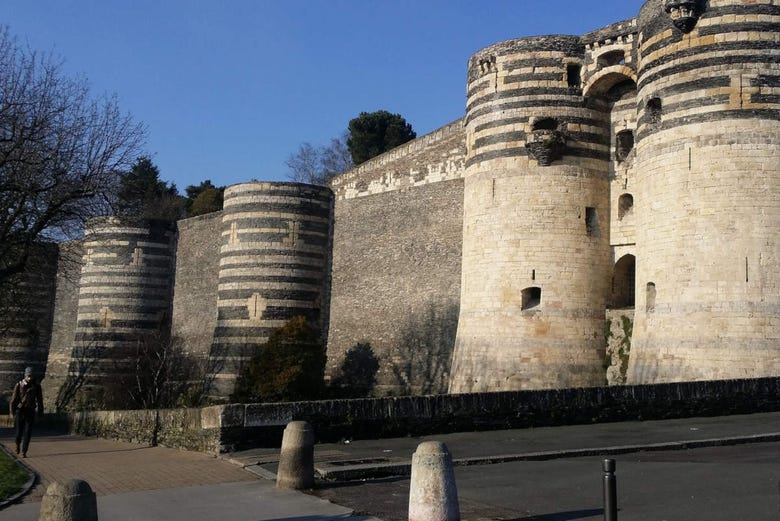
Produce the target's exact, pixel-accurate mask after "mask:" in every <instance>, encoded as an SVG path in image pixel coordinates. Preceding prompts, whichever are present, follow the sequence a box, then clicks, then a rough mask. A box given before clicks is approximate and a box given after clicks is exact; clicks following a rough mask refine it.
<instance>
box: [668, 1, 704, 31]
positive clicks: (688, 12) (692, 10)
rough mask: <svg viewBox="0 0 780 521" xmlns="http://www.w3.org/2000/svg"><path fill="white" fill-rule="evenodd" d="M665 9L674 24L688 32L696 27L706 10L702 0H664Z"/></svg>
mask: <svg viewBox="0 0 780 521" xmlns="http://www.w3.org/2000/svg"><path fill="white" fill-rule="evenodd" d="M664 10H665V11H666V13H667V14H668V15H669V16H670V17H671V19H672V23H673V24H674V26H675V27H677V28H678V29H679V30H680V31H682V32H684V33H686V34H687V33H689V32H691V31H692V30H693V28H694V27H696V24H697V23H698V21H699V18H700V17H701V15H702V13H703V12H704V8H703V5H702V2H701V0H664Z"/></svg>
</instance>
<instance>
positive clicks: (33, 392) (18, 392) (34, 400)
mask: <svg viewBox="0 0 780 521" xmlns="http://www.w3.org/2000/svg"><path fill="white" fill-rule="evenodd" d="M36 408H37V410H38V412H39V413H43V391H42V390H41V384H39V383H38V382H36V381H35V380H30V381H29V382H25V381H24V380H22V381H20V382H17V383H16V385H15V386H14V392H13V394H12V395H11V414H14V413H15V412H16V410H17V409H29V410H31V411H35V410H36Z"/></svg>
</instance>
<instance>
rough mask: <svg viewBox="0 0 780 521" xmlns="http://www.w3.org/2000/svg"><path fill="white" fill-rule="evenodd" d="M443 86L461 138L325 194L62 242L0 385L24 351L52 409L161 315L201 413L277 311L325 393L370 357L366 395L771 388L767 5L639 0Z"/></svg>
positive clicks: (384, 164) (774, 8)
mask: <svg viewBox="0 0 780 521" xmlns="http://www.w3.org/2000/svg"><path fill="white" fill-rule="evenodd" d="M466 81H467V100H466V107H465V109H466V111H465V117H464V118H463V119H461V120H458V121H455V122H453V123H451V124H449V125H446V126H444V127H442V128H440V129H438V130H436V131H434V132H433V133H431V134H428V135H426V136H422V137H420V138H418V139H416V140H414V141H411V142H409V143H407V144H405V145H402V146H400V147H398V148H396V149H394V150H392V151H390V152H387V153H385V154H383V155H381V156H379V157H376V158H374V159H372V160H370V161H368V162H366V163H364V164H362V165H360V166H359V167H357V168H355V169H353V170H350V171H348V172H346V173H344V174H342V175H340V176H338V177H336V178H335V179H334V180H333V181H332V182H331V187H330V188H331V189H328V188H323V187H313V186H309V185H300V184H295V183H246V184H239V185H235V186H232V187H230V188H228V189H227V191H226V194H225V208H224V210H223V211H222V212H217V213H215V214H212V215H208V216H203V217H198V218H194V219H187V220H184V221H180V222H178V223H177V224H176V229H175V230H174V229H170V230H163V229H161V228H157V227H156V226H158V225H155V224H153V223H146V224H144V223H140V224H136V225H134V226H130V227H128V226H127V225H126V224H123V223H120V222H111V221H108V222H105V223H104V226H103V228H101V230H102V231H100V232H96V231H94V230H91V231H89V232H88V234H87V236H86V237H85V239H84V241H82V243H73V244H69V245H63V247H62V248H61V251H63V252H64V251H65V250H66V249H68V250H69V251H75V250H77V249H78V248H82V247H83V248H84V251H83V263H84V266H83V268H82V269H81V273H80V274H78V276H77V277H75V278H74V277H73V276H72V274H73V269H72V267H71V268H68V269H66V268H65V264H64V263H60V264H61V266H60V268H59V270H58V273H57V277H56V279H55V278H54V273H53V272H51V273H50V274H49V275H48V276H46V277H48V278H47V279H46V280H47V281H48V282H45V283H41V284H37V285H35V287H36V291H39V293H40V294H38V295H37V296H34V297H33V299H32V300H33V301H35V302H37V303H38V308H37V309H38V314H37V315H36V316H37V317H40V320H41V321H42V322H41V324H40V325H39V326H34V327H33V329H35V330H36V331H37V332H39V335H38V336H37V337H33V336H32V335H31V336H30V338H29V339H26V338H24V337H25V335H27V333H23V334H22V333H19V331H21V330H23V329H24V328H25V327H27V329H26V330H25V331H27V330H29V331H32V330H31V329H30V328H29V327H28V326H29V324H27V325H24V324H21V323H20V324H17V326H19V327H18V328H17V329H16V330H14V333H13V334H9V333H4V334H3V337H2V339H0V345H2V348H0V364H2V365H0V371H1V372H0V375H1V376H2V379H4V382H2V384H3V388H10V384H11V383H12V381H13V379H14V378H16V375H17V374H18V373H19V372H21V370H22V368H23V367H24V365H26V364H27V363H36V360H38V359H40V362H39V363H40V364H41V365H42V364H43V363H44V359H45V355H46V353H48V369H47V371H48V374H47V395H48V396H49V397H51V396H57V394H58V391H57V390H56V389H60V390H61V389H63V388H67V386H63V385H61V384H62V383H63V382H68V381H72V377H73V374H74V373H77V372H78V368H79V366H78V364H77V363H76V362H77V361H78V359H79V349H82V350H83V349H84V348H86V347H89V346H98V347H100V349H101V351H100V353H101V355H100V357H97V359H98V361H99V364H98V365H99V366H100V367H101V369H100V370H99V371H97V373H99V374H105V375H108V374H110V371H109V368H110V367H111V366H112V365H113V364H115V363H116V360H121V359H122V358H123V357H124V356H125V355H124V354H122V349H123V346H124V343H123V342H126V341H127V338H124V337H123V335H128V334H131V333H132V332H133V331H136V332H137V331H142V330H148V329H149V328H151V327H152V326H153V325H154V324H159V323H162V322H165V320H168V321H169V322H170V324H171V326H170V327H171V333H172V335H173V336H175V337H176V338H177V339H179V340H180V341H181V342H182V345H183V346H184V347H185V349H187V350H188V351H189V352H191V353H193V354H197V355H199V356H202V357H207V358H209V359H210V361H211V363H212V367H213V374H214V376H215V377H216V379H215V381H216V382H217V385H216V386H215V387H214V390H213V393H214V395H215V396H216V397H223V398H224V397H226V396H228V395H229V393H230V391H231V389H232V385H233V382H234V381H235V378H236V375H237V373H238V370H239V367H240V366H241V364H242V363H243V362H244V361H245V360H246V359H247V358H248V357H249V356H251V355H252V354H253V353H254V352H256V351H257V350H258V349H261V346H262V344H263V342H264V341H265V340H266V339H267V337H268V334H269V332H270V331H271V330H272V329H273V328H275V327H278V326H279V325H281V324H282V323H283V322H284V321H285V320H287V319H289V318H290V317H292V316H294V315H300V314H302V315H305V316H307V317H308V318H309V319H311V320H312V321H314V322H315V323H317V324H318V325H319V326H320V327H321V329H322V330H323V333H324V335H325V339H326V340H327V349H328V370H327V371H328V375H329V376H337V375H338V373H339V370H340V365H341V362H342V360H343V359H344V356H345V354H346V353H347V352H348V351H349V349H351V348H352V347H353V346H355V345H356V344H359V343H360V344H370V345H371V347H372V349H373V352H374V353H375V355H376V356H377V357H378V359H379V362H380V370H379V373H378V375H377V389H376V392H377V394H380V395H381V394H405V393H436V392H444V391H446V390H447V389H448V388H449V390H450V391H451V392H458V393H460V392H490V391H499V390H507V391H511V390H518V389H540V388H561V387H581V386H596V385H601V384H603V382H604V381H605V378H606V377H607V375H609V379H610V381H611V382H613V383H622V382H624V381H627V382H628V383H636V384H645V383H656V382H672V381H688V380H710V379H728V378H755V377H762V376H776V375H778V374H780V362H779V361H778V360H780V280H779V276H778V273H780V248H778V243H777V239H778V231H779V230H780V204H779V201H780V154H778V149H777V148H778V143H780V5H778V3H777V2H776V0H709V1H700V0H650V1H648V2H646V3H645V4H644V5H643V7H642V8H641V11H640V12H639V13H638V17H637V18H634V19H631V20H625V21H622V22H618V23H616V24H613V25H610V26H607V27H604V28H602V29H598V30H596V31H593V32H591V33H588V34H585V35H582V36H565V35H557V36H538V37H530V38H519V39H516V40H509V41H505V42H500V43H497V44H495V45H491V46H489V47H486V48H485V49H482V50H480V51H478V52H476V53H475V54H474V56H472V57H471V58H470V60H469V61H468V69H467V78H466ZM42 273H43V272H42ZM68 273H70V274H71V276H66V275H67V274H68ZM46 277H44V278H46ZM79 277H80V280H79ZM54 288H56V290H55V289H54ZM30 295H32V292H30ZM44 310H48V311H44ZM52 310H53V311H52ZM47 317H48V318H47ZM605 317H606V320H605ZM31 318H32V316H31ZM9 331H10V330H9ZM49 337H50V338H51V341H49V340H48V339H49ZM607 346H609V350H608V351H607ZM36 357H38V358H36ZM605 357H606V358H608V360H605ZM28 361H29V362H28ZM610 364H611V366H610ZM67 366H69V367H70V373H71V375H70V376H71V378H70V379H69V378H67V376H68V374H67V370H66V367H67ZM606 366H610V367H609V370H608V371H607V370H606V369H605V367H606ZM49 387H54V388H55V389H49ZM66 390H67V389H66ZM59 392H60V394H62V393H61V391H59ZM49 400H54V398H49Z"/></svg>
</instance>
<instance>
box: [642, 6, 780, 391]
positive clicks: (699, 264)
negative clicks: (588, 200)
mask: <svg viewBox="0 0 780 521" xmlns="http://www.w3.org/2000/svg"><path fill="white" fill-rule="evenodd" d="M671 14H674V13H667V12H666V11H665V9H664V4H663V3H662V2H661V0H651V1H649V2H647V3H646V4H645V5H644V6H643V8H642V10H641V12H640V16H639V36H638V39H639V79H638V98H639V103H640V119H639V125H638V144H637V158H636V159H637V163H638V166H637V169H636V172H637V181H636V186H637V192H638V193H639V194H641V196H640V197H639V198H637V201H636V205H635V208H636V228H637V259H638V260H637V307H636V321H635V326H634V339H633V346H632V353H631V359H630V365H629V375H628V377H629V382H636V383H640V382H670V381H683V380H703V379H723V378H750V377H758V376H762V375H777V374H780V276H779V275H778V273H780V254H779V253H780V247H779V245H778V242H777V241H778V229H780V204H778V201H780V175H778V173H779V172H778V171H779V170H780V153H779V152H780V151H779V150H778V145H779V144H780V97H778V93H779V92H780V90H779V89H780V59H778V48H780V5H777V2H774V1H750V2H748V1H742V0H710V1H709V2H708V3H706V4H704V5H700V6H699V9H698V11H696V13H695V15H696V16H694V17H693V18H691V19H688V20H679V19H677V20H676V21H677V22H678V23H677V25H675V23H674V21H675V20H673V19H672V16H670V15H671ZM681 27H682V29H681Z"/></svg>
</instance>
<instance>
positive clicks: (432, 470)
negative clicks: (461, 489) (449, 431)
mask: <svg viewBox="0 0 780 521" xmlns="http://www.w3.org/2000/svg"><path fill="white" fill-rule="evenodd" d="M409 521H460V506H459V505H458V490H457V488H456V486H455V472H454V471H453V469H452V457H451V456H450V452H449V450H447V446H446V445H445V444H444V443H442V442H440V441H426V442H424V443H421V444H420V445H418V447H417V451H416V452H415V453H414V455H413V456H412V479H411V483H410V485H409Z"/></svg>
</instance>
